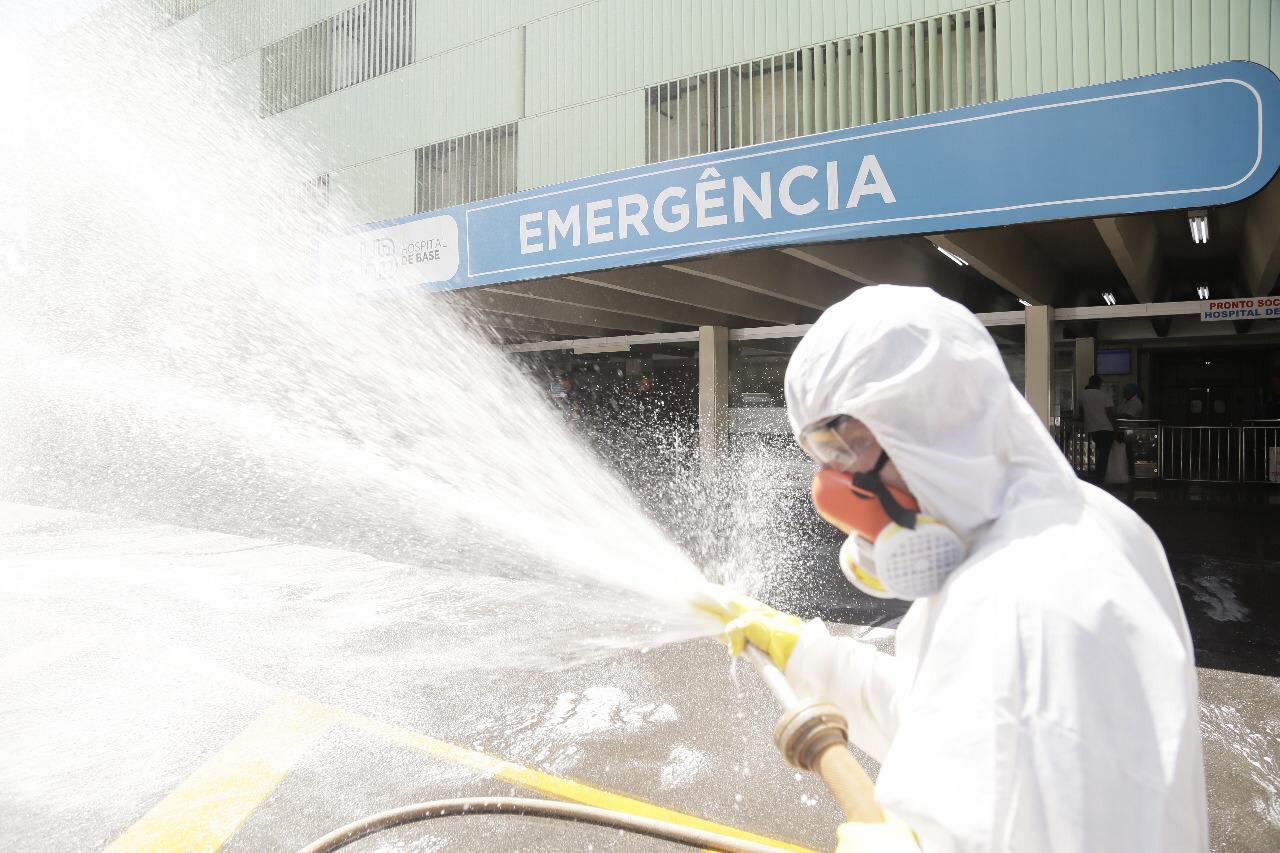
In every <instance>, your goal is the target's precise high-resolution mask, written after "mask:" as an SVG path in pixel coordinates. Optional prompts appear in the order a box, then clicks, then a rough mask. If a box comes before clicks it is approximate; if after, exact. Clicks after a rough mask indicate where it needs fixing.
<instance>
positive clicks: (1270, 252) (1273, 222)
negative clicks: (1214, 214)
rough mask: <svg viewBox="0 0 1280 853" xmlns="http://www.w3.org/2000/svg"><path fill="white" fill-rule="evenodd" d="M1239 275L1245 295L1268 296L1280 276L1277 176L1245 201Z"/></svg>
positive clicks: (1279, 219)
mask: <svg viewBox="0 0 1280 853" xmlns="http://www.w3.org/2000/svg"><path fill="white" fill-rule="evenodd" d="M1209 238H1210V239H1213V231H1212V223H1211V230H1210V232H1209ZM1240 274H1241V278H1242V279H1243V282H1242V283H1243V285H1244V288H1245V292H1246V294H1247V295H1249V296H1268V295H1270V294H1271V292H1272V291H1273V290H1274V289H1275V286H1276V278H1277V277H1278V276H1280V178H1277V179H1272V181H1271V183H1269V184H1267V186H1265V187H1264V188H1263V189H1262V191H1261V192H1260V193H1258V194H1257V195H1255V196H1254V197H1253V198H1251V199H1249V200H1248V201H1247V202H1245V215H1244V237H1243V239H1242V240H1241V246H1240Z"/></svg>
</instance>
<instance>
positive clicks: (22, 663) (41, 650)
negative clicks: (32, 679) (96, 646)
mask: <svg viewBox="0 0 1280 853" xmlns="http://www.w3.org/2000/svg"><path fill="white" fill-rule="evenodd" d="M87 645H88V642H87V641H86V639H85V638H84V637H54V638H52V639H49V640H44V641H43V642H39V643H33V644H32V645H30V646H25V647H24V648H21V649H19V650H18V651H16V652H10V653H9V654H7V655H4V656H3V657H0V687H3V686H4V685H5V684H6V683H7V682H10V681H17V680H18V679H19V678H22V677H23V676H24V675H30V674H31V673H33V672H38V671H39V670H42V669H44V668H45V667H47V666H52V665H53V664H55V663H58V662H59V661H62V660H65V659H66V658H69V657H71V656H72V655H74V654H77V653H79V652H80V651H83V650H84V648H85V647H86V646H87Z"/></svg>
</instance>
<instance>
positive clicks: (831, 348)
mask: <svg viewBox="0 0 1280 853" xmlns="http://www.w3.org/2000/svg"><path fill="white" fill-rule="evenodd" d="M944 343H945V345H944ZM786 394H787V414H788V417H789V418H790V420H791V430H792V432H793V433H794V434H796V435H797V436H798V435H799V433H800V431H801V430H802V429H804V428H805V427H807V426H810V425H812V424H814V423H816V422H818V421H820V420H823V419H825V418H831V417H834V416H836V415H851V416H853V417H855V418H857V419H859V420H860V421H862V422H863V423H865V424H866V425H867V427H868V428H870V430H871V432H872V434H873V435H875V437H876V439H877V440H878V441H879V442H880V445H881V447H883V448H884V449H885V450H886V451H887V452H888V454H889V456H890V457H891V458H892V459H893V461H894V463H895V464H896V465H897V467H898V470H899V472H900V473H901V474H902V477H903V479H904V480H905V481H906V484H907V486H908V487H909V488H910V490H911V492H912V493H913V494H914V495H915V496H916V499H917V500H918V501H919V502H920V506H921V508H922V509H923V510H924V511H925V512H926V513H928V514H929V515H932V516H934V517H935V518H938V519H939V520H941V521H943V522H945V523H946V524H948V525H950V526H951V528H952V529H954V530H955V531H956V532H958V533H959V534H960V535H961V536H962V537H965V538H969V537H972V536H973V534H974V533H975V531H977V530H979V529H980V528H982V527H983V526H984V525H986V524H987V523H989V522H991V521H993V520H994V519H996V518H999V517H1000V516H1001V515H1002V514H1003V513H1004V512H1006V511H1007V510H1009V509H1010V508H1012V507H1014V506H1018V505H1025V504H1027V503H1030V502H1035V501H1039V500H1044V499H1062V498H1068V499H1077V500H1078V499H1079V485H1078V481H1077V479H1076V477H1075V474H1074V473H1073V472H1072V470H1071V468H1070V466H1069V465H1068V464H1067V461H1066V459H1065V458H1064V457H1063V455H1062V454H1061V453H1060V452H1059V451H1058V449H1057V447H1056V446H1055V445H1054V442H1053V439H1052V438H1051V437H1050V435H1049V433H1048V432H1047V431H1046V430H1045V428H1044V426H1043V425H1042V424H1041V423H1040V420H1039V418H1037V417H1036V415H1035V413H1034V412H1033V411H1032V410H1031V407H1030V406H1029V405H1028V404H1027V401H1026V400H1024V399H1023V397H1022V394H1021V391H1020V389H1018V388H1016V387H1014V385H1013V383H1012V382H1011V381H1010V380H1009V373H1008V371H1007V370H1006V369H1005V366H1004V362H1003V361H1002V360H1001V358H1000V353H999V351H998V350H997V349H996V345H995V342H994V341H992V339H991V335H990V334H988V333H987V330H986V329H985V328H984V327H983V325H982V324H981V323H980V322H978V320H977V318H976V317H974V316H973V314H972V313H970V312H969V311H968V309H966V308H964V307H963V306H961V305H959V304H958V303H956V302H953V301H951V300H950V299H946V298H944V297H942V296H939V295H938V294H937V293H935V292H934V291H932V290H929V289H927V288H922V287H899V286H895V285H877V286H875V287H864V288H862V289H860V290H857V291H855V292H854V293H853V295H851V296H849V297H847V298H846V299H844V300H843V301H841V302H839V303H838V304H836V305H834V306H832V307H831V308H829V309H827V311H825V312H824V313H823V314H822V316H821V317H820V318H818V321H817V322H816V323H814V325H813V328H812V329H810V330H809V332H808V334H806V335H805V336H804V338H803V340H801V341H800V344H799V346H797V347H796V351H795V354H794V355H792V357H791V362H790V364H789V365H788V366H787V377H786Z"/></svg>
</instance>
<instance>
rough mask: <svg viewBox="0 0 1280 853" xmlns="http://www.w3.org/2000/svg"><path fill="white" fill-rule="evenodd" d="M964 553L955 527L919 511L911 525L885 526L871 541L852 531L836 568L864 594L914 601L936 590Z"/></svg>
mask: <svg viewBox="0 0 1280 853" xmlns="http://www.w3.org/2000/svg"><path fill="white" fill-rule="evenodd" d="M965 551H966V549H965V546H964V542H963V541H961V539H960V537H959V536H958V535H956V532H955V531H954V530H952V529H951V528H949V527H947V526H946V525H944V524H941V523H940V522H938V521H935V520H934V519H932V518H929V517H928V516H923V515H922V516H919V517H918V521H917V523H916V526H915V528H914V529H908V528H906V527H902V526H901V525H898V524H890V525H888V526H887V527H885V529H884V530H882V531H881V532H880V535H879V536H877V537H876V541H875V543H874V544H872V543H870V542H868V541H867V540H865V539H863V538H862V537H861V536H858V535H857V534H853V535H851V536H850V537H849V538H848V539H846V540H845V542H844V544H843V545H842V546H841V547H840V569H841V571H843V572H844V576H845V579H846V580H848V581H849V583H851V584H853V585H854V586H855V587H857V588H858V589H860V590H862V591H863V592H865V593H867V594H868V595H873V596H875V597H876V598H901V599H904V600H907V601H913V600H915V599H917V598H926V597H928V596H930V595H934V594H936V593H937V592H939V591H940V590H941V589H942V585H943V584H944V583H946V581H947V578H948V577H950V576H951V573H952V572H954V571H955V570H956V568H957V567H959V565H960V564H961V563H962V562H964V558H965Z"/></svg>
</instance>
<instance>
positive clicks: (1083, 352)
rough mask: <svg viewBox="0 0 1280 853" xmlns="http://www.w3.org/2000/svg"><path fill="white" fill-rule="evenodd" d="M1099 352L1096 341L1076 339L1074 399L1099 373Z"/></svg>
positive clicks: (1092, 339)
mask: <svg viewBox="0 0 1280 853" xmlns="http://www.w3.org/2000/svg"><path fill="white" fill-rule="evenodd" d="M1097 351H1098V349H1097V341H1096V339H1094V338H1076V374H1075V382H1076V387H1075V393H1074V394H1072V395H1071V396H1072V399H1074V398H1075V397H1078V396H1079V395H1080V389H1081V388H1083V387H1084V383H1086V382H1088V381H1089V377H1090V376H1092V375H1093V374H1094V372H1096V371H1097V369H1098V362H1097ZM1076 408H1079V406H1077V407H1076Z"/></svg>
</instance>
